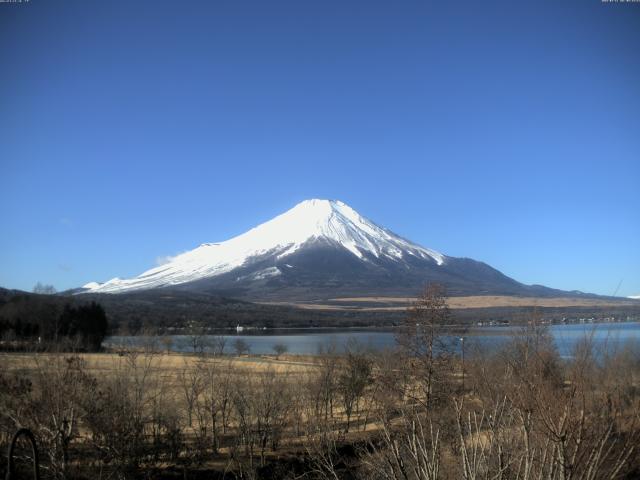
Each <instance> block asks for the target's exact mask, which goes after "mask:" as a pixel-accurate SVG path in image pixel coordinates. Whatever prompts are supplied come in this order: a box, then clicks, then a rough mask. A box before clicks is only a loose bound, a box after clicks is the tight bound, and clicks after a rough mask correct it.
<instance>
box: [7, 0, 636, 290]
mask: <svg viewBox="0 0 640 480" xmlns="http://www.w3.org/2000/svg"><path fill="white" fill-rule="evenodd" d="M639 52H640V4H637V3H636V4H633V3H629V4H623V3H619V4H613V3H612V4H608V3H601V2H600V1H599V0H579V1H577V0H576V1H564V0H560V1H559V0H553V1H528V2H525V1H518V2H514V1H513V0H510V1H498V2H495V1H491V0H485V1H481V2H480V1H477V0H473V1H468V2H466V1H456V2H442V1H437V2H435V1H415V2H411V1H393V2H391V1H373V0H366V1H345V0H339V1H330V0H323V1H307V0H290V1H279V0H270V1H264V0H258V1H243V0H233V1H224V0H220V1H217V0H216V1H195V0H194V1H188V2H181V1H175V0H174V1H170V2H169V1H159V0H153V1H142V0H136V1H131V0H127V1H102V2H98V1H86V0H79V1H70V0H31V1H29V2H27V3H0V72H1V75H0V79H1V80H0V204H1V206H2V210H1V211H2V216H1V223H0V285H1V286H4V287H10V288H21V289H27V290H30V289H31V288H32V287H33V285H34V284H35V283H36V282H37V281H41V282H46V283H51V284H53V285H55V286H56V287H57V288H58V289H59V290H61V289H65V288H69V287H75V286H78V285H82V284H84V283H85V282H88V281H91V280H97V281H104V280H107V279H109V278H112V277H115V276H120V277H128V276H134V275H137V274H139V273H141V272H142V271H143V270H145V269H147V268H150V267H152V266H153V265H154V264H155V262H156V259H157V258H158V257H162V256H165V255H171V254H175V253H178V252H181V251H185V250H188V249H191V248H193V247H195V246H197V245H198V244H200V243H203V242H209V241H220V240H225V239H228V238H230V237H232V236H234V235H236V234H239V233H242V232H244V231H245V230H247V229H248V228H250V227H252V226H255V225H256V224H258V223H260V222H263V221H265V220H268V219H269V218H271V217H272V216H274V215H276V214H278V213H281V212H282V211H284V210H286V209H288V208H290V207H292V206H293V205H294V204H296V203H297V202H299V201H301V200H303V199H306V198H313V197H319V198H335V199H340V200H343V201H344V202H346V203H348V204H350V205H351V206H353V207H354V208H355V209H356V210H358V211H360V212H361V213H362V214H364V215H365V216H368V217H369V218H371V219H372V220H374V221H376V222H377V223H379V224H382V225H384V226H386V227H388V228H390V229H391V230H394V231H395V232H397V233H399V234H401V235H403V236H405V237H407V238H410V239H412V240H413V241H416V242H418V243H421V244H423V245H425V246H428V247H431V248H434V249H437V250H439V251H442V252H443V253H445V254H448V255H453V256H467V257H471V258H475V259H478V260H482V261H485V262H487V263H489V264H491V265H492V266H494V267H496V268H498V269H500V270H502V271H503V272H504V273H506V274H507V275H510V276H512V277H514V278H516V279H518V280H520V281H522V282H525V283H539V284H544V285H548V286H551V287H556V288H562V289H580V290H583V291H588V292H596V293H601V294H609V295H610V294H612V293H613V292H614V290H615V289H616V286H617V285H618V283H619V282H620V280H622V281H623V283H622V286H621V288H620V291H619V294H620V295H631V294H640V53H639Z"/></svg>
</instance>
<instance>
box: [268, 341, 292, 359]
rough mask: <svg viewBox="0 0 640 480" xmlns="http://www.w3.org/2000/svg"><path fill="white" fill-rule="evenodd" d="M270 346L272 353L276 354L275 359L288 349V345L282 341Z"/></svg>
mask: <svg viewBox="0 0 640 480" xmlns="http://www.w3.org/2000/svg"><path fill="white" fill-rule="evenodd" d="M271 348H272V349H273V351H274V353H275V354H276V359H279V358H280V355H284V354H285V353H287V352H288V351H289V347H288V346H287V345H285V344H284V343H276V344H275V345H273V347H271Z"/></svg>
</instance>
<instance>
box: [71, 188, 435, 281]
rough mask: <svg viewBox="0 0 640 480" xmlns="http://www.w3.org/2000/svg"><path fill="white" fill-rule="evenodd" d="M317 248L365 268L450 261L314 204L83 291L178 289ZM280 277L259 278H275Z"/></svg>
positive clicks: (333, 205)
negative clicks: (382, 262) (338, 251)
mask: <svg viewBox="0 0 640 480" xmlns="http://www.w3.org/2000/svg"><path fill="white" fill-rule="evenodd" d="M318 242H323V243H325V244H330V245H333V246H335V247H338V248H343V249H345V250H347V251H348V252H350V253H351V254H353V255H354V256H355V257H357V258H358V259H360V260H362V261H364V262H367V261H369V259H370V258H375V259H387V260H392V261H402V260H403V259H405V258H407V257H414V258H418V259H421V260H426V261H431V262H433V263H435V264H436V265H443V264H444V263H445V261H446V257H445V256H444V255H442V254H440V253H438V252H436V251H434V250H430V249H427V248H423V247H421V246H419V245H416V244H414V243H412V242H409V241H408V240H405V239H404V238H401V237H399V236H397V235H395V234H394V233H392V232H390V231H389V230H387V229H385V228H382V227H380V226H378V225H376V224H375V223H373V222H372V221H370V220H368V219H367V218H365V217H363V216H361V215H360V214H359V213H358V212H356V211H355V210H354V209H352V208H351V207H349V206H348V205H346V204H345V203H343V202H340V201H338V200H320V199H312V200H305V201H303V202H301V203H299V204H297V205H296V206H295V207H293V208H292V209H290V210H288V211H287V212H285V213H283V214H281V215H278V216H277V217H275V218H273V219H272V220H270V221H268V222H265V223H263V224H261V225H259V226H257V227H255V228H252V229H251V230H249V231H248V232H246V233H243V234H241V235H238V236H237V237H234V238H232V239H230V240H227V241H225V242H220V243H203V244H202V245H200V246H199V247H197V248H195V249H193V250H191V251H188V252H185V253H182V254H180V255H177V256H175V257H173V258H170V259H169V261H168V262H167V263H165V264H163V265H160V266H158V267H156V268H153V269H151V270H148V271H146V272H144V273H142V274H141V275H139V276H138V277H135V278H132V279H126V280H121V279H119V278H114V279H112V280H109V281H108V282H106V283H102V284H100V283H96V282H90V283H88V284H86V285H85V286H84V287H83V288H84V291H88V292H100V293H120V292H125V291H132V290H143V289H149V288H156V287H164V286H170V285H178V284H182V283H187V282H192V281H196V280H200V279H203V278H209V277H216V276H219V275H222V274H224V273H228V272H231V271H232V270H234V269H236V268H239V267H242V266H245V265H247V264H249V263H251V262H253V261H256V260H257V259H263V258H265V257H273V261H274V263H275V262H277V261H280V260H282V259H284V258H285V257H288V256H290V255H292V254H294V253H295V252H298V251H299V250H300V249H302V248H304V247H305V246H308V245H312V244H315V243H318ZM276 271H278V272H279V270H277V269H275V270H269V272H268V273H267V274H265V275H259V277H260V278H266V277H269V276H273V275H274V274H276Z"/></svg>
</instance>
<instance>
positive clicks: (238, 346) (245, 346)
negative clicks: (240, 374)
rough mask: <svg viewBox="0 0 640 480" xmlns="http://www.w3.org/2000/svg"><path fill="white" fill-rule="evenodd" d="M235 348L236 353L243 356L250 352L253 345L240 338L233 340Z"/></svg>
mask: <svg viewBox="0 0 640 480" xmlns="http://www.w3.org/2000/svg"><path fill="white" fill-rule="evenodd" d="M233 349H234V350H235V351H236V355H238V356H242V355H245V354H249V352H250V351H251V346H250V345H249V343H248V342H247V341H246V340H245V339H243V338H238V339H236V340H235V341H234V342H233Z"/></svg>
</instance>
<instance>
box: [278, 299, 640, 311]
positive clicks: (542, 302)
mask: <svg viewBox="0 0 640 480" xmlns="http://www.w3.org/2000/svg"><path fill="white" fill-rule="evenodd" d="M415 301H416V299H415V298H411V297H344V298H332V299H329V300H327V301H326V303H308V302H300V303H287V302H269V303H267V304H269V305H294V306H296V307H299V308H304V309H309V310H359V311H403V310H406V308H407V306H408V305H410V304H411V303H413V302H415ZM447 302H448V305H449V308H452V309H467V308H492V307H615V306H636V305H640V302H638V301H637V300H632V299H620V300H610V299H606V300H605V299H597V298H575V297H558V298H541V297H512V296H506V295H502V296H500V295H486V296H483V295H476V296H468V297H449V298H448V301H447Z"/></svg>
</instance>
